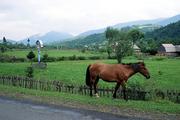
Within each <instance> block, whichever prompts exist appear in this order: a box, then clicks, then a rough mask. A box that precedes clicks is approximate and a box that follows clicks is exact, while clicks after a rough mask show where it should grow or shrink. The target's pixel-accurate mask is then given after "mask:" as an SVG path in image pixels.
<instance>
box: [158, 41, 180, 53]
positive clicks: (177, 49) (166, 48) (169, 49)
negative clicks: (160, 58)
mask: <svg viewBox="0 0 180 120" xmlns="http://www.w3.org/2000/svg"><path fill="white" fill-rule="evenodd" d="M158 54H161V55H167V56H179V55H180V45H173V44H162V45H161V46H160V47H159V49H158Z"/></svg>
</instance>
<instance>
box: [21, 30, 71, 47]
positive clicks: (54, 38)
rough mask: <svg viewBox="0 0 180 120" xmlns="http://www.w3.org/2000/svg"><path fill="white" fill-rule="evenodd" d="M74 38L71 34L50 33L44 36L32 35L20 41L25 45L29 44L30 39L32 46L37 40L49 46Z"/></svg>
mask: <svg viewBox="0 0 180 120" xmlns="http://www.w3.org/2000/svg"><path fill="white" fill-rule="evenodd" d="M72 37H74V36H73V35H71V34H69V33H62V32H56V31H50V32H48V33H45V34H44V35H41V34H35V35H32V36H30V37H28V38H25V39H23V40H20V41H19V42H22V43H23V44H27V40H28V39H29V40H30V44H31V45H34V44H35V42H36V41H37V40H42V41H43V43H44V44H49V43H52V42H62V41H65V40H67V39H70V38H72Z"/></svg>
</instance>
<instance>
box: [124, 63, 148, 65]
mask: <svg viewBox="0 0 180 120" xmlns="http://www.w3.org/2000/svg"><path fill="white" fill-rule="evenodd" d="M121 64H122V65H137V64H143V65H145V64H144V62H136V63H121Z"/></svg>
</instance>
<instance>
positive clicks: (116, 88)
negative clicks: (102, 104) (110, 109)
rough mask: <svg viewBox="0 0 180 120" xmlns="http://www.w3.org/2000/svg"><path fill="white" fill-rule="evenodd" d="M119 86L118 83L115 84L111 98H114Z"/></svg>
mask: <svg viewBox="0 0 180 120" xmlns="http://www.w3.org/2000/svg"><path fill="white" fill-rule="evenodd" d="M119 86H120V83H119V82H117V84H116V87H115V90H114V94H113V98H116V92H117V90H118V89H119Z"/></svg>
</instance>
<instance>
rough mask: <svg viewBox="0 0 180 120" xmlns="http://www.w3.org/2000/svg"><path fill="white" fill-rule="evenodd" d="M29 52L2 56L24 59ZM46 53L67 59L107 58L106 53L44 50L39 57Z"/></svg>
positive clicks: (13, 51) (6, 53)
mask: <svg viewBox="0 0 180 120" xmlns="http://www.w3.org/2000/svg"><path fill="white" fill-rule="evenodd" d="M29 51H30V50H12V51H7V52H5V53H3V54H5V55H9V56H16V57H21V58H26V55H27V54H28V53H29ZM33 51H34V53H35V54H36V56H37V49H34V50H33ZM45 53H47V54H48V56H49V57H62V56H64V57H69V56H73V55H76V56H84V57H90V56H107V53H99V52H90V51H86V52H85V53H83V52H81V51H79V50H55V49H51V50H46V49H43V48H42V49H41V55H43V54H45Z"/></svg>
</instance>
